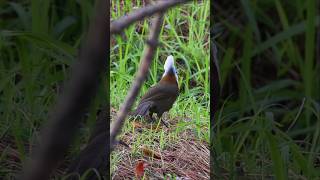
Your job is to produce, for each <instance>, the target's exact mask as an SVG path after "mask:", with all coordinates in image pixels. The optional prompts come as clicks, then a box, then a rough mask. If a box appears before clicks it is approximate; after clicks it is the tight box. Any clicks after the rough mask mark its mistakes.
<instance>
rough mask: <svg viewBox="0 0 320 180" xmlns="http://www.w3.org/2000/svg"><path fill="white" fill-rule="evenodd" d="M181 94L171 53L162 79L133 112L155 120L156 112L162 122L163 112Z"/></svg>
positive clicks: (169, 107) (135, 114)
mask: <svg viewBox="0 0 320 180" xmlns="http://www.w3.org/2000/svg"><path fill="white" fill-rule="evenodd" d="M178 96H179V85H178V74H177V70H176V68H175V66H174V58H173V56H172V55H169V56H168V57H167V59H166V61H165V64H164V73H163V75H162V78H161V79H160V81H159V82H158V83H157V84H156V85H154V86H152V87H151V88H150V89H149V90H148V91H147V92H146V93H145V94H144V95H143V96H142V98H141V100H140V102H139V104H138V106H137V108H136V110H135V111H134V112H133V113H131V116H133V117H137V116H140V117H147V119H148V118H149V120H150V119H151V121H154V119H153V117H152V116H153V114H154V113H156V114H157V117H158V118H159V119H160V120H161V122H162V123H163V124H164V125H166V126H167V127H168V125H167V124H166V123H165V122H164V121H163V120H162V118H161V117H162V114H163V113H164V112H167V111H169V110H170V109H171V108H172V105H173V104H174V102H175V101H176V99H177V97H178Z"/></svg>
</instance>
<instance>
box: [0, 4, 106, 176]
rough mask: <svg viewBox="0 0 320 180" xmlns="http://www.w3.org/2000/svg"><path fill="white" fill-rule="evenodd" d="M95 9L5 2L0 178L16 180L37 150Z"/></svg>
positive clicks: (1, 7) (0, 40) (0, 9)
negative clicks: (31, 152)
mask: <svg viewBox="0 0 320 180" xmlns="http://www.w3.org/2000/svg"><path fill="white" fill-rule="evenodd" d="M81 2H82V1H81ZM92 7H93V1H86V2H82V3H78V2H71V1H68V2H55V1H38V0H35V1H16V2H9V1H1V2H0V16H1V18H0V26H1V30H0V119H1V121H0V145H1V146H0V157H1V158H0V177H2V178H4V179H11V178H12V177H13V175H14V174H15V173H17V172H19V171H20V170H21V167H22V164H23V163H24V161H25V160H26V159H25V158H26V157H27V156H28V155H29V152H30V150H33V147H32V145H34V144H35V143H36V141H37V139H38V138H39V137H38V133H39V129H40V127H41V125H42V124H43V122H44V121H46V120H47V119H48V111H49V110H50V108H51V107H52V106H53V105H54V103H55V102H56V97H57V95H58V93H61V85H62V83H63V82H64V81H65V80H66V78H67V75H68V74H69V67H70V65H71V64H72V63H73V61H74V59H75V57H76V54H77V51H78V48H79V44H80V40H81V39H82V37H83V35H84V33H85V32H86V29H87V27H88V18H89V17H90V16H91V14H92V12H91V11H92V10H91V9H92ZM100 94H102V93H100ZM100 96H101V95H100ZM100 99H101V98H100ZM101 101H102V100H99V99H98V100H97V103H96V104H99V103H100V102H101ZM95 107H96V106H95ZM95 113H96V112H95V111H92V112H91V113H89V116H90V117H94V119H93V118H89V120H88V122H87V124H90V122H92V121H93V120H95ZM92 119H93V120H92ZM90 128H91V126H84V128H82V129H81V136H79V137H78V139H77V142H76V143H75V144H74V147H73V148H71V150H70V151H71V152H72V155H74V154H76V153H78V152H79V150H80V146H81V144H83V143H85V142H86V140H87V138H88V135H89V132H90ZM71 157H72V156H70V158H71ZM68 158H69V157H68Z"/></svg>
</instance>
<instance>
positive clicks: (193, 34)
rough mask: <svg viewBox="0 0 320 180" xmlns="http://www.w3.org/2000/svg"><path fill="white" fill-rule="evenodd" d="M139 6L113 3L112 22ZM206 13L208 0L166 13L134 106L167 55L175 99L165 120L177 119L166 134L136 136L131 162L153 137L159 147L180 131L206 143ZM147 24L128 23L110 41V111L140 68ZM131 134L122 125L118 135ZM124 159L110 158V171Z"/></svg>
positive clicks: (117, 154) (154, 79)
mask: <svg viewBox="0 0 320 180" xmlns="http://www.w3.org/2000/svg"><path fill="white" fill-rule="evenodd" d="M142 5H143V4H141V2H140V1H136V2H133V1H112V2H111V8H112V9H111V18H112V19H116V18H118V17H120V16H122V15H124V14H126V13H128V12H130V11H132V10H134V9H135V8H138V7H141V6H142ZM209 15H210V14H209V1H203V2H200V3H189V4H186V5H182V6H180V7H175V8H173V9H171V10H169V11H168V12H166V14H165V16H164V23H163V27H162V29H161V33H160V47H158V50H157V52H156V54H155V56H154V59H153V63H152V65H151V68H150V71H149V75H148V78H147V80H146V82H145V83H144V85H143V86H142V90H141V92H140V95H139V97H137V99H136V103H137V102H138V101H139V99H140V97H141V96H142V95H143V94H144V93H145V92H146V91H147V90H148V89H149V88H150V87H151V86H153V85H155V84H156V83H158V81H159V80H160V78H161V76H162V73H163V72H164V69H163V65H164V62H165V60H166V58H167V56H169V55H173V57H174V59H175V65H176V68H177V71H178V77H179V78H178V84H179V88H180V95H179V97H178V99H177V101H176V102H175V104H174V106H173V108H172V109H171V110H170V111H169V113H168V114H169V116H168V118H167V121H169V122H170V121H173V119H175V118H178V125H177V128H176V129H175V130H174V131H173V132H172V133H169V134H166V133H165V132H164V131H160V132H151V133H146V134H145V133H143V134H141V136H139V137H138V139H137V140H136V141H135V142H134V143H133V145H132V146H133V147H132V150H131V151H132V152H131V155H132V156H133V157H134V158H137V157H138V154H139V148H138V147H139V146H140V145H142V144H145V145H147V146H149V147H154V138H156V139H158V140H159V144H160V147H161V149H165V148H166V147H167V146H168V144H170V143H172V142H174V141H177V140H178V139H181V137H180V134H181V132H183V131H186V130H187V129H191V130H192V132H193V134H195V136H196V137H198V139H201V140H204V141H206V142H209V122H210V121H209V117H210V116H209V112H210V111H209V107H210V104H209V97H210V95H209V93H210V86H209V71H210V66H209V63H210V60H209V58H210V56H209ZM149 25H150V19H146V20H144V21H141V22H139V23H137V24H135V25H132V26H131V27H129V28H128V29H126V30H125V31H124V34H123V35H122V36H116V37H114V38H113V40H112V42H111V53H110V57H111V71H110V78H111V80H110V84H111V85H110V86H111V87H110V90H111V91H110V97H111V107H112V108H114V109H115V110H116V111H117V110H118V109H119V106H120V105H121V103H122V102H123V100H124V98H125V95H126V94H127V91H128V90H129V88H130V86H131V83H132V82H133V80H134V78H135V73H136V71H137V69H138V68H139V62H140V58H141V55H142V53H143V48H144V45H145V40H146V39H147V35H148V32H149V28H150V27H149ZM134 108H135V106H134V107H133V109H134ZM132 131H133V128H132V126H131V125H130V124H128V123H127V124H126V127H125V128H124V130H123V134H125V133H132ZM130 143H131V142H130ZM208 156H209V154H208ZM123 158H125V157H122V156H121V152H114V153H113V154H112V160H111V169H112V172H115V171H116V170H117V164H119V162H120V161H123Z"/></svg>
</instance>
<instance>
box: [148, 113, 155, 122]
mask: <svg viewBox="0 0 320 180" xmlns="http://www.w3.org/2000/svg"><path fill="white" fill-rule="evenodd" d="M152 115H153V113H152V112H149V117H150V119H149V121H151V122H154V119H153V116H152Z"/></svg>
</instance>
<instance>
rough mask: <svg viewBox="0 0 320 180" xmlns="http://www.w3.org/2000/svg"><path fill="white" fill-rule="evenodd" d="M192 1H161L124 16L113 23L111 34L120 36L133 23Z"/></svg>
mask: <svg viewBox="0 0 320 180" xmlns="http://www.w3.org/2000/svg"><path fill="white" fill-rule="evenodd" d="M188 1H191V0H161V1H158V2H156V4H153V5H149V6H146V7H144V8H141V9H138V10H136V11H134V12H132V13H130V14H129V15H127V16H123V17H121V18H120V19H118V20H115V21H113V22H111V24H110V34H120V33H121V32H122V31H123V30H124V29H125V28H127V27H128V26H129V25H131V24H132V23H134V22H136V21H139V20H141V19H143V18H145V17H148V16H152V15H154V14H156V13H159V12H163V11H166V10H167V9H169V8H171V7H173V6H176V5H178V4H181V3H186V2H188Z"/></svg>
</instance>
